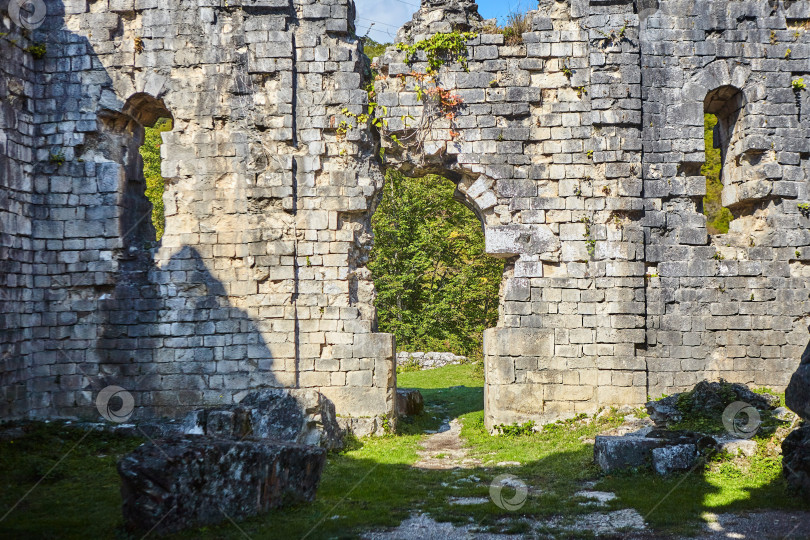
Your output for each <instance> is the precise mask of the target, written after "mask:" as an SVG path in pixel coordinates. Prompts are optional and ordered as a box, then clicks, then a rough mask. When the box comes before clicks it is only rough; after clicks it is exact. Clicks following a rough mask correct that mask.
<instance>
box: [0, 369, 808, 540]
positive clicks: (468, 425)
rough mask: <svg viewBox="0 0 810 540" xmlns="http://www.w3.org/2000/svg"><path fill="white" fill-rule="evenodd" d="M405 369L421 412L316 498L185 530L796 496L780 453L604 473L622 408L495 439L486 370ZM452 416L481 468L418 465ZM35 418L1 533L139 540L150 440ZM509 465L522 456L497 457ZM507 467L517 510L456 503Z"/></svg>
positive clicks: (271, 534)
mask: <svg viewBox="0 0 810 540" xmlns="http://www.w3.org/2000/svg"><path fill="white" fill-rule="evenodd" d="M398 378H399V381H398V385H399V386H400V387H408V388H418V389H419V390H420V391H421V392H422V394H423V395H424V397H425V401H426V406H427V408H426V411H425V413H424V414H422V415H420V416H419V417H417V418H413V419H403V420H401V421H400V424H399V428H398V431H399V433H398V434H396V435H390V436H387V437H380V438H373V439H364V440H362V441H356V442H353V443H352V445H351V447H350V449H348V450H346V451H343V452H341V453H335V454H331V455H330V456H329V458H328V463H327V466H326V470H325V471H324V475H323V479H322V482H321V486H320V489H319V490H318V497H317V500H316V501H315V502H314V503H312V504H302V505H299V506H295V507H292V508H285V509H282V510H278V511H273V512H270V513H269V514H266V515H263V516H260V517H256V518H252V519H248V520H245V521H242V522H240V523H239V528H237V527H236V526H234V525H232V524H230V523H227V522H226V523H225V524H222V525H220V526H217V527H208V528H205V529H202V530H197V531H190V532H187V533H184V534H181V535H176V538H205V539H215V538H217V539H219V538H244V534H247V535H248V536H250V537H252V538H285V539H286V538H302V537H306V538H351V537H356V536H357V535H358V534H359V533H360V532H361V531H363V530H368V529H369V528H375V527H386V526H396V525H398V524H399V523H400V522H401V521H402V520H403V519H406V518H407V517H408V516H409V515H411V514H413V513H419V512H427V513H429V514H431V515H432V516H433V517H434V518H435V519H437V520H440V521H452V522H455V523H464V524H466V523H474V524H480V525H481V526H482V527H484V528H487V529H490V530H496V531H504V532H506V531H509V532H520V531H521V530H524V529H525V527H527V525H525V523H520V522H519V521H517V520H512V521H511V522H510V521H508V520H507V521H504V518H521V517H530V518H534V519H539V520H542V519H544V518H547V517H551V516H565V517H566V518H571V519H573V518H574V517H575V516H576V515H581V514H584V513H587V512H592V511H593V509H590V508H587V507H584V506H581V505H580V504H579V502H581V500H580V499H579V498H577V497H575V496H574V493H575V492H576V491H578V490H580V489H581V488H582V482H583V481H587V480H595V481H597V482H598V484H597V489H602V490H607V491H613V492H615V493H616V494H617V495H618V500H616V501H614V502H612V503H611V508H612V509H618V508H635V509H637V510H638V511H639V512H640V513H641V514H642V515H643V516H645V518H646V519H647V521H648V523H650V524H651V525H652V526H654V527H656V528H658V529H659V530H661V531H665V532H689V531H693V530H695V529H696V528H697V527H698V526H699V525H700V524H701V523H702V520H701V514H702V513H704V512H707V511H709V512H715V513H716V512H726V511H739V510H750V509H758V508H763V509H765V508H779V509H791V508H799V507H800V504H801V503H799V502H797V501H798V499H796V498H794V497H791V496H790V495H789V494H788V493H787V492H786V490H785V485H784V483H783V481H782V480H781V474H780V465H779V461H780V460H779V458H778V457H777V458H773V457H767V456H765V455H764V454H763V455H760V456H757V457H756V458H754V459H752V460H747V461H741V460H732V459H726V460H722V461H716V462H713V463H712V464H711V465H710V466H709V467H707V468H706V470H705V471H704V470H701V471H697V472H694V473H692V474H691V475H688V476H684V475H675V476H672V477H670V478H663V479H662V478H659V477H657V476H655V475H653V474H649V473H642V474H636V475H629V474H626V475H613V476H608V477H605V476H601V475H600V473H599V471H598V469H597V468H596V467H595V466H594V465H593V448H592V445H591V444H589V442H588V440H589V439H592V438H593V436H594V435H595V434H596V433H598V432H599V431H603V430H605V429H607V428H609V427H611V426H615V425H619V424H620V423H621V422H622V417H621V416H620V415H616V414H614V415H610V416H608V417H606V418H601V419H599V420H593V419H589V420H588V419H585V420H582V419H580V420H573V421H568V422H561V423H559V424H555V425H554V426H552V427H550V428H548V427H547V428H546V429H545V430H544V432H542V433H532V434H528V435H516V436H500V437H492V436H490V435H489V434H487V433H486V431H485V429H484V426H483V410H482V408H483V379H482V377H481V374H480V371H478V370H476V367H475V366H474V365H461V366H449V367H445V368H440V369H435V370H428V371H414V372H407V373H401V374H399V376H398ZM455 417H459V418H461V420H462V422H463V430H462V437H463V438H464V439H466V442H467V443H468V445H469V454H470V456H471V457H475V458H478V459H480V460H481V462H482V466H480V467H477V468H474V469H463V470H461V469H459V470H449V471H434V470H421V469H417V468H414V467H413V466H412V465H413V464H414V463H415V462H416V460H417V459H418V456H417V450H418V445H419V442H420V441H421V440H423V438H424V437H426V435H425V434H424V431H425V430H435V429H437V428H438V427H439V426H440V424H441V423H442V421H443V420H444V419H450V418H455ZM33 427H34V429H33V431H32V432H31V433H30V434H28V435H27V436H25V437H22V438H20V439H19V440H14V441H13V442H12V441H3V442H0V485H2V490H1V491H0V516H2V515H3V514H5V513H6V512H7V511H8V510H9V509H11V508H12V507H13V505H14V504H15V503H16V502H17V501H18V500H19V499H20V498H21V497H22V496H23V495H24V494H26V493H27V492H29V490H30V493H29V494H28V495H27V496H26V497H25V499H24V500H23V502H22V503H20V504H18V505H17V506H16V507H15V508H14V510H13V511H11V512H10V513H9V515H8V517H6V518H5V519H4V520H3V521H0V538H130V536H129V535H128V534H127V533H126V532H125V531H124V529H123V525H122V519H121V514H120V504H121V500H120V495H119V491H118V489H119V484H118V476H117V474H116V472H115V461H116V459H117V458H118V457H119V456H120V455H122V454H123V453H126V452H128V451H130V450H131V449H133V448H134V447H136V446H137V445H138V444H140V442H141V441H140V440H138V439H133V438H125V437H118V436H114V435H111V434H109V433H101V432H92V433H89V434H85V432H82V431H77V430H75V429H72V428H70V427H69V426H65V425H63V424H61V423H50V424H33ZM74 446H75V448H74V449H73V450H72V451H71V452H70V453H69V454H68V457H67V458H65V459H64V460H62V461H61V462H59V459H60V458H61V457H62V456H63V455H64V454H65V453H66V452H67V450H69V449H70V448H72V447H74ZM501 462H520V464H521V465H519V466H518V465H502V466H498V465H497V464H498V463H501ZM57 463H58V464H57ZM54 465H56V466H55V467H54ZM49 471H50V472H49ZM45 473H48V474H47V476H45V479H44V480H42V481H41V482H39V483H38V484H37V482H38V481H39V480H40V479H41V478H42V477H43V475H45ZM502 473H510V474H514V475H515V476H517V477H519V478H521V479H522V480H523V481H525V482H526V483H527V484H528V485H529V486H531V492H530V496H529V499H528V501H527V503H526V505H525V506H524V507H523V508H521V509H520V510H519V511H517V512H508V511H505V510H501V509H500V508H498V507H496V506H495V505H494V504H491V503H486V504H481V505H472V506H458V505H456V506H454V505H450V504H449V503H448V500H449V499H450V498H451V497H488V493H489V484H490V482H491V481H492V479H493V478H494V477H496V476H497V475H499V474H502ZM32 488H33V489H32ZM509 496H510V494H507V497H509ZM240 529H241V530H240ZM243 531H244V534H243ZM583 534H584V533H583ZM575 536H576V535H575ZM585 537H588V535H587V534H585ZM133 538H134V537H133Z"/></svg>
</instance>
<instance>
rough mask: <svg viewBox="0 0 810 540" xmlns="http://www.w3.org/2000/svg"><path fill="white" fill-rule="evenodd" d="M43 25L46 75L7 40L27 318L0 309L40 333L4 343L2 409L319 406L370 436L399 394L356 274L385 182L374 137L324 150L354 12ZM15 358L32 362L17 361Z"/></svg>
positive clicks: (145, 10) (234, 10) (338, 4)
mask: <svg viewBox="0 0 810 540" xmlns="http://www.w3.org/2000/svg"><path fill="white" fill-rule="evenodd" d="M47 8H48V17H47V19H46V23H45V25H43V26H42V27H41V28H39V29H37V30H36V31H35V32H33V33H32V34H31V37H30V40H29V41H30V42H40V41H41V42H44V43H45V44H46V46H47V53H46V55H45V58H44V59H41V60H34V59H32V58H31V56H30V55H26V54H25V53H24V51H23V50H22V49H24V48H25V47H26V43H27V42H26V41H25V40H26V38H25V36H24V35H23V34H22V32H19V29H14V30H13V31H14V32H16V34H10V35H14V36H15V37H18V38H19V39H20V40H21V41H18V43H17V45H16V46H14V47H13V48H14V49H15V51H16V53H17V54H18V56H19V57H20V58H23V57H25V61H24V63H23V62H22V60H21V61H20V64H21V65H25V66H26V67H27V69H28V71H29V72H31V73H32V78H34V79H35V82H34V85H33V91H32V93H33V94H34V95H35V96H36V99H35V100H34V101H33V106H31V107H30V112H31V113H32V116H33V123H35V124H36V129H37V133H36V135H37V139H36V141H37V142H38V148H37V155H36V158H32V157H30V156H27V157H25V156H19V150H18V149H17V148H16V147H14V146H12V145H7V146H6V147H5V154H4V159H8V158H9V157H11V158H15V157H17V159H19V158H20V157H22V159H20V161H21V162H22V163H28V164H29V165H28V170H26V171H17V170H12V173H13V174H10V175H9V176H8V178H10V179H13V181H14V182H15V183H17V184H21V185H23V186H25V183H26V182H28V184H29V185H28V186H27V188H28V189H27V192H26V193H24V195H25V196H28V197H33V198H34V206H35V208H36V211H35V212H33V213H34V215H35V221H34V223H33V227H32V229H33V234H32V236H33V240H32V246H31V247H32V248H33V251H34V253H35V254H36V257H37V260H36V262H37V263H38V264H37V265H35V267H34V268H33V272H30V273H29V276H30V277H29V279H32V280H33V282H34V291H33V293H34V296H35V298H34V302H33V303H30V302H29V303H26V304H13V303H4V309H8V310H9V311H10V312H11V313H10V315H9V317H21V316H22V315H23V312H25V311H26V310H27V312H28V313H33V314H35V315H34V321H35V322H34V324H33V329H32V335H31V338H32V339H31V340H30V341H28V342H23V343H19V341H20V338H19V337H17V336H18V333H11V334H9V335H8V337H6V335H4V338H3V348H4V352H6V350H8V351H9V352H11V354H10V355H9V354H6V355H4V364H3V376H4V380H3V382H4V384H3V387H4V392H6V393H7V394H8V395H9V396H11V397H13V396H14V395H16V394H12V392H15V391H16V390H15V386H14V385H13V383H14V382H15V380H16V379H17V378H20V377H23V376H24V375H25V374H26V373H27V374H28V375H29V376H30V380H29V381H28V382H27V386H26V394H27V396H28V398H29V403H28V404H27V406H26V407H23V408H20V409H19V412H27V413H28V414H30V415H32V416H52V415H62V416H65V415H67V416H82V415H95V414H97V413H96V411H95V408H94V406H93V403H92V400H93V394H94V392H97V391H98V390H100V389H101V388H103V387H104V386H106V385H108V384H117V385H119V386H122V387H123V388H125V389H127V390H128V391H130V392H132V393H133V395H134V396H135V401H136V414H137V415H141V416H159V415H176V414H180V413H182V412H183V411H185V410H188V409H190V408H194V407H199V406H200V405H211V404H217V403H223V402H224V403H231V402H234V401H238V400H239V399H241V397H243V396H244V395H245V394H246V392H247V391H248V390H249V389H251V388H256V387H265V386H271V387H272V386H283V387H300V388H318V389H320V391H321V392H323V393H324V394H325V395H326V396H327V397H328V398H330V399H331V400H332V401H334V402H335V404H336V406H337V407H338V411H339V414H341V415H343V416H345V417H347V418H354V419H355V424H357V425H356V426H355V427H356V428H357V429H358V430H359V431H360V432H369V431H372V432H373V431H376V430H377V429H378V428H379V427H380V425H381V421H379V419H380V418H381V417H383V416H389V417H390V416H392V415H393V414H394V408H393V407H394V392H395V380H394V362H395V360H394V355H393V353H394V346H393V339H392V337H391V336H390V335H388V334H379V333H375V330H376V328H375V326H376V321H375V312H374V308H373V303H372V302H373V298H374V292H373V286H372V283H371V281H370V279H369V273H368V271H367V270H366V269H365V268H364V264H365V261H366V258H367V252H368V250H369V248H370V241H371V234H370V221H369V218H370V215H371V210H372V209H373V206H374V201H375V197H376V195H377V193H378V191H379V189H380V187H381V185H382V174H381V172H380V170H379V167H378V166H377V163H376V161H375V159H374V155H375V153H374V150H375V143H374V139H373V137H372V136H371V134H370V133H369V132H367V131H362V132H359V131H358V132H356V133H351V134H349V136H348V137H346V138H345V140H342V141H338V140H337V139H338V137H337V135H336V133H335V127H336V126H335V125H334V118H335V115H336V114H337V113H339V111H340V110H341V109H342V108H343V107H345V106H347V105H351V104H352V103H356V104H361V103H364V102H366V100H367V96H366V93H365V92H364V91H363V90H362V89H361V88H362V84H363V79H364V77H365V76H366V75H367V66H366V61H365V59H364V57H363V56H362V54H361V52H360V46H359V42H358V40H357V39H356V38H354V37H351V33H352V32H353V27H352V26H351V22H350V21H353V18H354V14H353V11H354V6H353V4H352V3H351V2H348V1H347V0H335V1H332V2H327V1H319V2H315V1H306V0H300V1H296V2H293V3H290V2H288V1H279V0H259V1H252V0H246V1H245V2H238V1H237V2H233V1H231V2H228V3H227V4H226V3H221V2H219V1H212V2H199V3H195V4H193V5H192V4H189V3H187V2H180V1H177V0H176V1H172V2H157V1H152V0H137V1H134V0H113V1H109V2H108V1H107V0H98V1H96V2H87V1H85V0H75V1H70V2H64V3H62V2H59V1H49V2H47ZM4 46H8V45H4ZM3 62H4V63H3V66H4V69H12V68H17V67H18V66H16V65H14V64H13V62H11V61H6V60H4V61H3ZM15 75H16V74H15ZM9 80H12V77H9ZM29 90H31V89H29ZM4 101H5V100H4ZM4 106H5V104H4ZM160 117H170V118H172V120H173V122H174V129H173V130H172V131H171V132H170V133H167V134H165V135H164V140H163V145H162V147H161V153H162V157H163V163H162V173H163V176H164V177H165V178H166V179H167V189H166V194H165V197H164V201H165V206H166V233H165V236H164V237H163V239H162V241H161V242H160V243H159V245H158V244H156V243H155V238H154V231H153V230H152V226H151V223H150V219H149V217H150V211H151V207H150V205H149V203H148V201H147V200H146V198H145V197H144V195H143V193H144V182H143V176H142V165H141V160H140V156H139V154H138V151H137V148H138V147H139V145H140V144H141V143H142V141H143V127H144V126H148V125H151V124H153V123H154V122H155V121H156V120H157V119H158V118H160ZM4 118H5V117H4ZM23 133H24V132H23ZM9 138H11V137H9ZM56 153H58V154H61V155H63V156H64V163H61V164H60V163H57V162H53V160H50V159H49V156H50V154H56ZM4 165H5V162H4ZM29 171H31V172H29ZM31 184H33V186H32V185H31ZM23 191H24V190H23ZM3 207H4V209H6V205H5V204H4V205H3ZM8 210H9V211H10V212H15V211H17V210H18V208H17V205H16V203H12V202H10V203H9V204H8ZM16 213H18V214H21V213H20V212H18V211H17V212H16ZM3 217H4V220H5V219H6V215H5V214H4V216H3ZM15 217H16V216H11V215H9V216H8V219H9V220H12V219H14V218H15ZM22 217H24V214H21V215H20V218H22ZM20 218H18V219H20ZM5 222H6V221H4V223H5ZM12 223H13V222H12ZM20 231H21V232H24V228H21V229H20ZM3 238H4V247H5V244H6V243H7V242H6V236H4V237H3ZM14 241H16V242H17V243H18V244H22V239H16V240H15V239H10V240H8V243H10V242H14ZM9 247H15V248H18V249H19V247H20V246H17V245H14V246H9ZM26 256H28V255H25V254H21V255H16V253H15V254H14V257H16V258H19V260H20V263H22V262H24V261H25V257H26ZM27 262H29V263H30V261H27ZM11 270H12V271H18V270H17V269H15V268H11ZM31 274H32V275H31ZM4 277H5V276H4ZM5 279H6V280H8V282H9V284H13V283H14V280H15V279H16V278H15V277H14V275H13V274H12V273H11V272H9V273H8V274H7V277H5ZM20 285H21V286H22V285H23V284H22V283H21V284H20ZM26 285H28V286H30V284H26ZM20 294H22V292H20ZM5 306H8V307H7V308H6V307H5ZM8 320H9V322H10V323H12V324H10V326H11V327H18V326H19V327H23V325H22V324H17V323H16V322H15V321H16V319H13V318H10V319H8ZM26 345H27V346H30V347H31V349H32V350H31V354H30V355H28V356H26V355H24V354H22V353H20V354H18V353H16V352H15V351H16V349H13V348H12V347H17V348H19V347H23V346H26ZM7 358H8V360H7ZM26 359H28V360H27V361H29V362H30V363H31V369H30V370H24V369H22V370H21V369H19V368H18V367H17V366H19V363H20V362H25V361H26ZM18 372H22V373H18ZM7 373H8V374H7ZM15 373H16V374H15ZM5 377H11V378H10V379H9V381H8V384H6V379H5ZM23 380H24V379H23ZM8 402H9V399H7V400H6V403H8ZM6 403H4V410H3V412H4V415H12V414H14V412H15V410H12V409H10V408H9V409H6V408H5V407H6ZM8 407H11V405H9V406H8ZM347 421H349V420H347Z"/></svg>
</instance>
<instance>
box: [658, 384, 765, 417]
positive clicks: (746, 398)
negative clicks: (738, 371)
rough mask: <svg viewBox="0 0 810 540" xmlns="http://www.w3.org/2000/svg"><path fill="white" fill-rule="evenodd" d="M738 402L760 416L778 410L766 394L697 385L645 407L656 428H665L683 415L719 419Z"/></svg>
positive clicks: (737, 386)
mask: <svg viewBox="0 0 810 540" xmlns="http://www.w3.org/2000/svg"><path fill="white" fill-rule="evenodd" d="M735 401H742V402H745V403H747V404H749V405H751V406H753V407H754V408H755V409H757V410H758V411H760V412H765V411H772V410H774V409H776V408H777V407H778V406H779V398H777V397H776V396H772V395H770V394H757V393H755V392H752V391H751V390H750V389H749V388H748V387H747V386H746V385H744V384H740V383H729V382H726V381H723V380H720V381H719V382H709V381H701V382H699V383H697V384H696V385H695V387H694V388H693V389H692V390H690V391H689V392H682V393H679V394H674V395H671V396H667V397H665V398H663V399H659V400H657V401H650V402H648V403H647V404H646V408H647V413H648V414H649V415H650V418H652V420H653V422H655V425H656V426H659V427H666V426H667V425H670V424H676V423H678V422H680V421H682V420H683V419H684V415H686V416H692V417H703V418H717V419H720V418H721V416H722V415H723V411H725V409H726V407H728V406H729V405H730V404H732V403H734V402H735Z"/></svg>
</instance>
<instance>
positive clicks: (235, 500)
mask: <svg viewBox="0 0 810 540" xmlns="http://www.w3.org/2000/svg"><path fill="white" fill-rule="evenodd" d="M325 463H326V451H325V450H324V449H322V448H317V447H314V446H304V445H298V444H291V443H283V442H277V441H253V440H250V441H248V440H244V441H233V440H226V439H209V438H205V437H193V436H192V437H184V438H178V439H169V440H157V441H155V442H154V443H151V442H150V443H146V444H143V445H141V446H140V447H138V448H137V449H136V450H135V451H134V452H132V453H130V454H127V455H126V456H124V457H123V458H122V459H121V460H120V461H119V462H118V474H119V475H120V477H121V497H122V499H123V511H124V522H125V524H126V526H127V528H129V529H131V530H135V531H140V532H147V533H149V532H151V533H154V534H160V535H162V534H169V533H174V532H179V531H181V530H183V529H188V528H196V527H203V526H206V525H213V524H216V523H220V522H222V521H227V520H229V519H241V518H246V517H250V516H255V515H257V514H261V513H264V512H267V511H269V510H271V509H274V508H279V507H282V506H284V505H286V504H290V503H294V502H296V501H312V500H313V499H314V498H315V492H316V490H317V488H318V484H319V483H320V477H321V472H322V471H323V467H324V465H325Z"/></svg>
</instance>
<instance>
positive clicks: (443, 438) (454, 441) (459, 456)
mask: <svg viewBox="0 0 810 540" xmlns="http://www.w3.org/2000/svg"><path fill="white" fill-rule="evenodd" d="M421 447H422V449H421V450H419V451H418V454H419V460H418V461H417V462H416V463H414V465H413V466H414V467H418V468H420V469H433V470H437V469H458V468H462V469H469V468H472V467H477V466H480V465H481V461H480V460H478V459H474V458H469V457H467V449H466V448H465V447H464V441H462V440H461V422H460V421H459V419H458V418H453V419H452V420H450V421H449V422H448V421H447V420H445V421H444V422H443V423H442V425H441V427H440V428H439V431H438V433H434V434H433V435H430V436H429V437H428V438H427V439H425V440H424V442H422V443H421Z"/></svg>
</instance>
